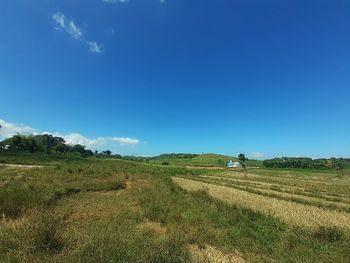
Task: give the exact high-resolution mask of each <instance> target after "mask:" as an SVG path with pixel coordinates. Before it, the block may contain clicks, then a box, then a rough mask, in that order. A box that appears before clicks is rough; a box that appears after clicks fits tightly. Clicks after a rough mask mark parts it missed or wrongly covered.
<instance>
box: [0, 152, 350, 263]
mask: <svg viewBox="0 0 350 263" xmlns="http://www.w3.org/2000/svg"><path fill="white" fill-rule="evenodd" d="M21 158H22V160H21V162H17V163H24V164H30V163H31V162H30V159H26V160H25V159H23V158H24V157H21ZM7 160H11V162H12V163H16V157H15V156H11V157H8V158H7ZM35 160H36V161H35V162H32V163H34V164H41V165H44V166H43V167H20V166H0V216H1V219H0V262H350V233H349V228H350V213H349V207H350V192H349V191H350V174H349V172H348V171H345V173H344V176H343V177H339V176H338V174H337V173H336V172H335V171H334V172H333V171H307V170H305V171H303V170H273V169H262V168H260V169H250V170H249V171H248V172H246V173H244V172H243V171H227V170H222V169H202V168H196V169H195V168H191V169H189V168H186V166H191V167H197V166H201V165H202V164H203V163H199V164H201V165H198V163H188V164H187V163H186V165H180V166H178V165H176V166H175V165H169V166H164V165H160V164H158V163H143V162H132V161H121V160H105V159H96V158H91V159H81V160H79V159H76V160H74V161H67V160H62V159H59V158H58V159H50V160H45V159H44V160H42V159H35ZM45 164H48V165H49V166H45Z"/></svg>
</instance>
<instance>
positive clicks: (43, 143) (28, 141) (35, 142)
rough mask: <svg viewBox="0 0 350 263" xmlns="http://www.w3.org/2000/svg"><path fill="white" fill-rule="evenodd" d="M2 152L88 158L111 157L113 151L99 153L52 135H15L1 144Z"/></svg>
mask: <svg viewBox="0 0 350 263" xmlns="http://www.w3.org/2000/svg"><path fill="white" fill-rule="evenodd" d="M0 151H1V152H29V153H46V154H53V153H60V154H65V153H75V154H79V155H81V156H83V157H87V156H93V155H98V156H101V155H103V156H110V155H111V154H112V152H111V151H109V150H107V151H103V152H101V153H98V152H97V151H95V152H93V151H91V150H89V149H86V146H84V145H81V144H67V143H66V142H65V140H64V139H63V138H61V137H56V136H53V135H51V134H43V135H29V136H26V135H19V134H18V135H14V136H12V137H10V138H8V139H5V140H3V141H1V142H0Z"/></svg>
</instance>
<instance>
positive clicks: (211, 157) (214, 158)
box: [151, 153, 262, 167]
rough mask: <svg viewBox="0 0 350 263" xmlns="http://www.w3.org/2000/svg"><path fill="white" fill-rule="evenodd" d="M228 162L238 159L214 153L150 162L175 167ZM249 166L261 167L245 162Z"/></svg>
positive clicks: (218, 164)
mask: <svg viewBox="0 0 350 263" xmlns="http://www.w3.org/2000/svg"><path fill="white" fill-rule="evenodd" d="M229 160H233V161H236V162H238V161H239V160H238V158H237V157H234V156H227V155H221V154H214V153H206V154H201V155H199V156H197V157H194V158H162V159H158V160H153V161H151V162H153V163H158V164H161V163H164V162H168V163H169V164H175V165H184V166H203V167H204V166H209V167H210V166H225V163H226V162H228V161H229ZM247 164H248V165H249V166H261V165H262V162H261V161H256V160H249V161H248V162H247Z"/></svg>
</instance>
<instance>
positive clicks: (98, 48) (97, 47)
mask: <svg viewBox="0 0 350 263" xmlns="http://www.w3.org/2000/svg"><path fill="white" fill-rule="evenodd" d="M86 44H87V45H88V46H89V51H90V52H91V53H97V54H100V53H102V52H103V45H102V44H97V43H96V42H95V41H87V42H86Z"/></svg>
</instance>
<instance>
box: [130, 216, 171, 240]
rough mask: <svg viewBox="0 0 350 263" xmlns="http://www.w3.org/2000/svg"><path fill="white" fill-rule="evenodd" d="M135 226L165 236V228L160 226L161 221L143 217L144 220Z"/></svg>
mask: <svg viewBox="0 0 350 263" xmlns="http://www.w3.org/2000/svg"><path fill="white" fill-rule="evenodd" d="M137 228H138V229H141V230H150V231H152V232H154V233H156V234H157V235H160V236H165V235H166V233H167V230H166V228H165V227H164V226H162V225H161V223H158V222H154V221H150V220H147V219H144V221H143V222H142V223H140V224H139V225H138V226H137Z"/></svg>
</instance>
